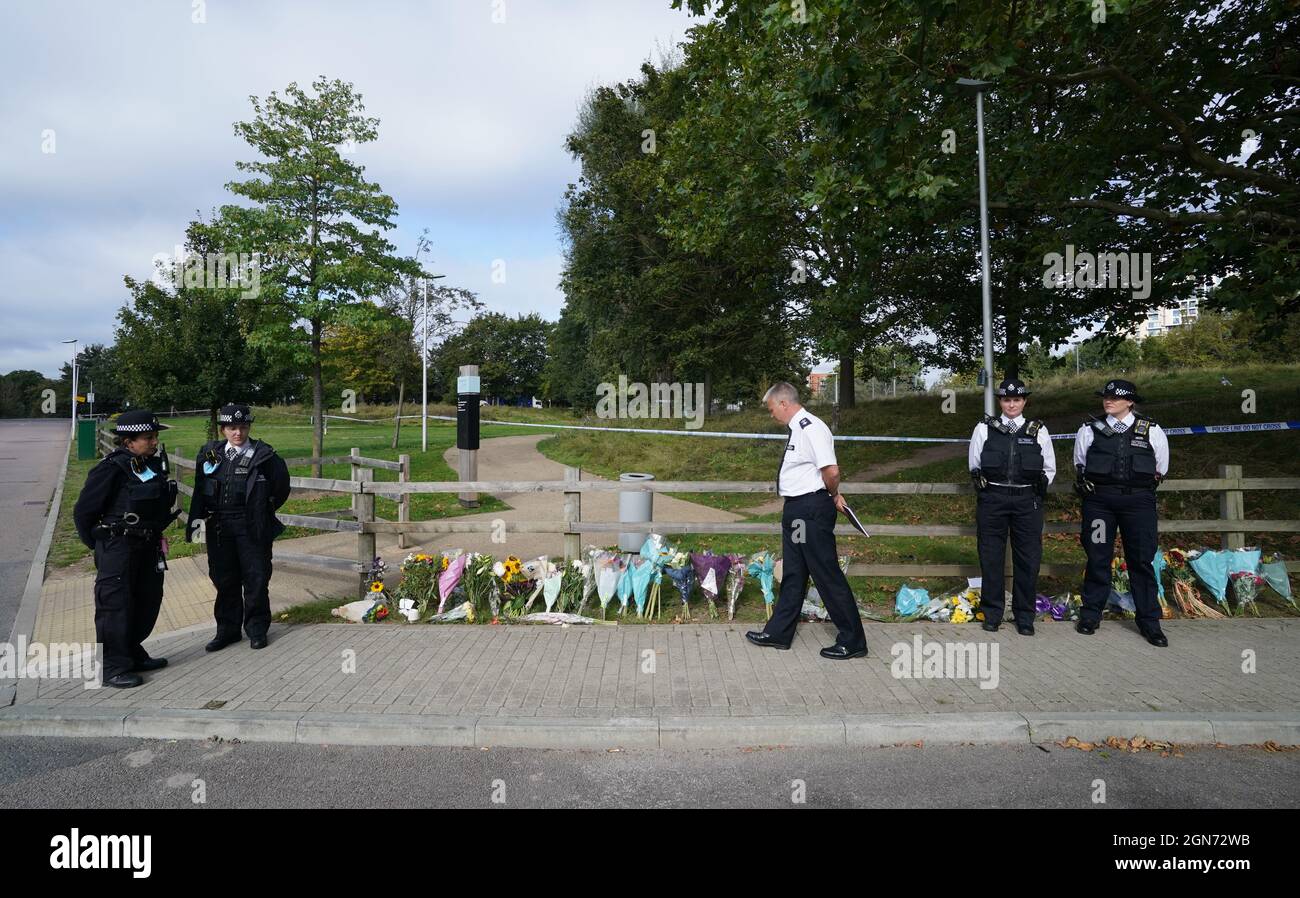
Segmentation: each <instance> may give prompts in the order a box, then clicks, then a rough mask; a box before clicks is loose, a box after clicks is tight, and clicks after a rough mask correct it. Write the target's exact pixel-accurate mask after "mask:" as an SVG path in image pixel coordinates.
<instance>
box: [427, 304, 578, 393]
mask: <svg viewBox="0 0 1300 898" xmlns="http://www.w3.org/2000/svg"><path fill="white" fill-rule="evenodd" d="M553 327H554V325H553V324H551V323H549V322H547V321H543V320H542V318H541V316H540V315H538V314H537V313H536V312H534V313H532V314H529V315H519V316H516V317H514V318H511V317H510V316H509V315H502V314H500V313H498V312H489V313H488V314H486V315H480V316H478V317H477V318H475V319H474V320H472V321H470V323H469V324H467V325H466V326H465V328H464V329H463V330H462V331H461V332H460V333H458V334H456V335H454V336H452V337H449V338H448V339H447V340H446V341H444V342H443V344H442V345H441V346H440V347H439V348H438V353H437V356H436V358H435V364H436V366H437V368H438V372H439V375H440V377H439V385H440V386H441V388H442V394H443V398H444V399H446V400H447V401H449V402H450V401H455V398H456V376H457V373H458V371H459V368H460V366H461V365H478V366H479V379H480V382H481V385H482V390H483V395H484V396H485V397H495V398H498V399H505V400H512V399H519V398H527V397H530V396H534V395H540V394H541V392H542V370H543V369H544V368H545V366H546V346H547V341H548V340H549V338H550V333H551V329H552V328H553Z"/></svg>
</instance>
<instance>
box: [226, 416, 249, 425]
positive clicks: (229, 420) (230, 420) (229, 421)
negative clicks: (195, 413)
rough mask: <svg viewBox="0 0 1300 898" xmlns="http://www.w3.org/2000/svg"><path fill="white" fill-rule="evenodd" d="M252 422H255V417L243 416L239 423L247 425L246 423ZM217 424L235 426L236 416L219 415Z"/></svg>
mask: <svg viewBox="0 0 1300 898" xmlns="http://www.w3.org/2000/svg"><path fill="white" fill-rule="evenodd" d="M252 420H253V416H252V415H241V416H240V417H239V422H240V423H241V424H242V423H245V422H250V421H252ZM217 423H218V424H234V423H235V416H234V415H217Z"/></svg>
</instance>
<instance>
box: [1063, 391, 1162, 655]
mask: <svg viewBox="0 0 1300 898" xmlns="http://www.w3.org/2000/svg"><path fill="white" fill-rule="evenodd" d="M1097 395H1098V396H1100V397H1102V400H1101V404H1102V409H1103V410H1104V411H1105V412H1106V417H1105V418H1093V419H1091V420H1089V421H1087V422H1086V423H1085V424H1084V425H1083V426H1082V427H1080V428H1079V433H1078V434H1077V435H1076V436H1075V439H1074V465H1075V469H1076V470H1077V471H1078V478H1077V479H1076V480H1075V484H1074V489H1075V492H1077V493H1078V494H1079V495H1080V496H1081V497H1082V498H1083V531H1082V535H1081V539H1082V541H1083V551H1084V552H1085V553H1086V554H1087V556H1088V567H1087V572H1086V573H1085V575H1084V580H1083V608H1082V610H1081V611H1080V612H1079V622H1078V624H1076V625H1075V629H1076V630H1078V631H1079V632H1080V633H1082V634H1084V635H1086V636H1090V635H1092V634H1093V633H1095V632H1096V631H1097V626H1098V624H1100V623H1101V613H1102V611H1103V610H1104V609H1105V607H1106V599H1107V597H1108V596H1109V595H1110V566H1111V559H1112V558H1113V557H1114V555H1115V532H1116V529H1117V528H1118V531H1119V533H1120V535H1122V536H1123V537H1124V560H1125V561H1126V562H1127V563H1128V575H1129V584H1130V585H1131V587H1132V590H1133V604H1134V605H1135V606H1136V608H1137V627H1138V631H1139V632H1140V633H1141V634H1142V635H1143V636H1144V637H1146V641H1147V642H1149V643H1151V644H1152V645H1154V646H1157V647H1160V648H1164V647H1165V646H1167V645H1169V640H1168V639H1166V638H1165V634H1164V633H1163V632H1162V631H1161V627H1160V616H1161V615H1160V603H1159V601H1157V599H1156V575H1155V567H1154V566H1153V561H1154V560H1155V555H1156V548H1157V546H1158V544H1159V535H1158V533H1157V530H1156V487H1158V486H1159V485H1160V481H1161V480H1163V479H1164V476H1165V474H1167V473H1168V472H1169V439H1168V437H1166V436H1165V432H1164V431H1163V430H1161V429H1160V425H1159V424H1157V423H1155V422H1154V421H1152V420H1151V419H1150V418H1148V417H1147V416H1146V415H1142V414H1138V413H1137V412H1135V411H1134V410H1133V407H1134V403H1137V402H1141V401H1142V397H1141V396H1139V395H1138V392H1137V387H1136V386H1134V385H1133V384H1132V383H1130V382H1129V381H1127V380H1112V381H1110V382H1109V383H1108V384H1106V386H1105V388H1104V389H1101V390H1098V391H1097Z"/></svg>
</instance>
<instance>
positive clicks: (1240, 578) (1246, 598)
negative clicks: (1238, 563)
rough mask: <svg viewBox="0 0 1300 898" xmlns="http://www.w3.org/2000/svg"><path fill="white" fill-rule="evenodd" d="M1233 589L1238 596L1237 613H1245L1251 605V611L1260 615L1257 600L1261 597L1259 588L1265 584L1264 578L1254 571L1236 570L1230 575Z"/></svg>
mask: <svg viewBox="0 0 1300 898" xmlns="http://www.w3.org/2000/svg"><path fill="white" fill-rule="evenodd" d="M1229 576H1230V579H1231V581H1232V591H1233V593H1234V594H1235V595H1236V596H1237V613H1238V614H1244V613H1245V611H1246V608H1247V607H1249V608H1250V610H1251V613H1253V614H1254V615H1255V616H1256V617H1258V616H1259V607H1258V606H1257V605H1256V604H1255V600H1256V599H1257V598H1258V597H1259V588H1260V587H1261V586H1263V585H1264V578H1263V577H1261V576H1260V575H1259V574H1256V573H1255V572H1254V571H1236V572H1234V573H1233V574H1231V575H1229Z"/></svg>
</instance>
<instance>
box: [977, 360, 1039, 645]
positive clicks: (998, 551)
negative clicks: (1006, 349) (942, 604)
mask: <svg viewBox="0 0 1300 898" xmlns="http://www.w3.org/2000/svg"><path fill="white" fill-rule="evenodd" d="M994 392H996V393H997V396H998V405H1000V406H1001V408H1002V414H1001V416H999V417H996V418H995V417H993V416H992V415H989V416H987V417H985V418H984V419H983V420H982V421H980V423H978V424H976V425H975V432H974V433H972V434H971V438H970V447H969V450H968V452H967V462H968V466H969V467H970V473H971V480H972V482H973V483H974V484H975V495H976V505H975V525H976V534H977V536H976V545H977V548H978V551H979V557H980V574H981V579H980V583H981V588H980V608H981V609H982V610H983V612H984V629H985V630H988V631H989V632H993V631H995V630H997V628H998V625H999V624H1001V623H1002V615H1003V612H1004V611H1005V610H1006V594H1005V592H1004V591H1003V582H1004V580H1005V574H1004V573H1003V565H1004V564H1005V563H1006V557H1007V533H1008V532H1010V534H1011V553H1012V566H1013V568H1012V569H1013V571H1014V577H1013V579H1012V587H1011V611H1012V614H1013V615H1014V616H1015V620H1016V632H1017V633H1019V634H1020V635H1021V636H1033V635H1034V600H1035V596H1036V595H1037V591H1038V565H1039V562H1040V561H1041V560H1042V557H1043V498H1044V497H1045V496H1046V495H1047V485H1048V484H1049V483H1051V482H1052V479H1053V478H1054V477H1055V476H1056V454H1055V453H1054V452H1053V451H1052V439H1051V436H1050V435H1049V434H1048V432H1047V428H1046V427H1045V426H1044V425H1043V422H1042V421H1026V420H1025V418H1024V415H1023V412H1024V409H1025V400H1026V398H1027V397H1028V396H1029V389H1028V388H1027V387H1026V386H1025V385H1024V383H1022V382H1021V381H1018V380H1014V379H1008V380H1004V381H1002V383H1000V384H998V388H997V390H995V391H994Z"/></svg>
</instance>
